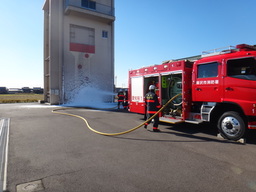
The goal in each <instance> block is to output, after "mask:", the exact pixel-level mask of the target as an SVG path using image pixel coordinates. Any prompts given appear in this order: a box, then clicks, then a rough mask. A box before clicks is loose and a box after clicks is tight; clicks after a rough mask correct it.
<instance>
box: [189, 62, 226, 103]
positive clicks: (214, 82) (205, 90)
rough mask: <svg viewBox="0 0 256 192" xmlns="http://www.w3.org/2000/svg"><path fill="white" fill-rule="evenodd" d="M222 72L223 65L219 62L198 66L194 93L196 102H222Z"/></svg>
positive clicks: (195, 74) (195, 70)
mask: <svg viewBox="0 0 256 192" xmlns="http://www.w3.org/2000/svg"><path fill="white" fill-rule="evenodd" d="M220 72H221V64H220V63H219V62H217V61H216V62H209V63H200V64H197V66H196V68H195V69H194V80H193V91H192V94H193V95H192V96H193V100H194V101H202V102H220V100H221V98H222V91H221V89H220V87H221V86H220V85H221V83H222V79H221V75H220V74H221V73H220Z"/></svg>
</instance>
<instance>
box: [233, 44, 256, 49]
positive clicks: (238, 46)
mask: <svg viewBox="0 0 256 192" xmlns="http://www.w3.org/2000/svg"><path fill="white" fill-rule="evenodd" d="M236 48H237V49H239V50H242V49H250V50H256V47H255V46H253V45H247V44H239V45H237V46H236Z"/></svg>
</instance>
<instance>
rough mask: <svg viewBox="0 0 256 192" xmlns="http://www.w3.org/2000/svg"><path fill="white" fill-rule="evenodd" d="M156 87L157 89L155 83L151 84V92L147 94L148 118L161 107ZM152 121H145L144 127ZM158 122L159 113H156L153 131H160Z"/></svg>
mask: <svg viewBox="0 0 256 192" xmlns="http://www.w3.org/2000/svg"><path fill="white" fill-rule="evenodd" d="M155 89H156V87H155V86H154V85H150V86H149V92H148V93H147V94H146V95H145V103H146V114H147V119H149V118H150V117H152V116H153V115H154V114H155V113H156V112H157V111H158V110H159V109H160V107H161V106H160V104H159V101H158V96H157V94H156V93H155ZM150 122H151V121H150ZM150 122H148V123H145V125H144V128H147V125H148V124H149V123H150ZM158 123H159V115H156V116H155V117H154V123H153V131H154V132H159V131H160V130H159V129H158Z"/></svg>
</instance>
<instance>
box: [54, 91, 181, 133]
mask: <svg viewBox="0 0 256 192" xmlns="http://www.w3.org/2000/svg"><path fill="white" fill-rule="evenodd" d="M180 95H181V93H180V94H178V95H175V96H174V97H172V98H171V99H170V100H169V101H168V102H167V103H166V104H165V105H163V106H162V107H161V108H160V109H159V110H158V111H157V112H156V113H155V114H154V115H153V116H152V117H150V118H149V119H147V120H146V121H144V122H143V123H141V124H140V125H138V126H137V127H134V128H132V129H129V130H127V131H123V132H119V133H104V132H100V131H97V130H95V129H93V128H92V127H91V126H90V125H89V123H88V121H87V120H86V119H85V118H84V117H81V116H79V115H75V114H71V113H64V112H59V111H60V110H66V109H71V108H57V109H53V110H52V113H56V114H61V115H68V116H72V117H77V118H80V119H82V120H83V121H84V122H85V123H86V125H87V127H88V128H89V129H90V130H91V131H93V132H94V133H97V134H100V135H105V136H116V135H123V134H126V133H130V132H132V131H135V130H136V129H138V128H140V127H142V126H143V125H144V124H145V123H148V122H150V121H151V120H152V119H153V118H154V117H155V116H156V115H158V114H159V113H160V112H161V111H162V110H163V109H164V108H165V107H166V106H167V105H168V104H169V103H170V102H172V101H173V100H174V99H175V98H176V97H178V96H180Z"/></svg>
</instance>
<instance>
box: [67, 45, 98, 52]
mask: <svg viewBox="0 0 256 192" xmlns="http://www.w3.org/2000/svg"><path fill="white" fill-rule="evenodd" d="M69 50H70V51H76V52H84V53H95V46H94V45H86V44H80V43H70V44H69Z"/></svg>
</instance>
